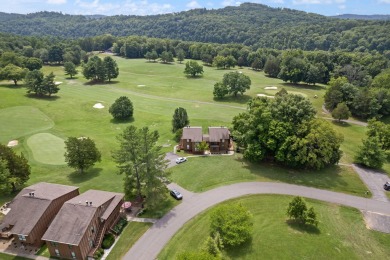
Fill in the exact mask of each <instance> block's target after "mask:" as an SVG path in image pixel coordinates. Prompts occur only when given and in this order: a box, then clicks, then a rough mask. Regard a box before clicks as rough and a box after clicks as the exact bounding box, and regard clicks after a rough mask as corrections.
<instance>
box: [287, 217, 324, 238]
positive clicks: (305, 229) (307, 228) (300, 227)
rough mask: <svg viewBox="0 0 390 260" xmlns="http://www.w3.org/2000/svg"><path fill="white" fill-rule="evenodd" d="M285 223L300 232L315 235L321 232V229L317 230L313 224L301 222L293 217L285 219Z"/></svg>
mask: <svg viewBox="0 0 390 260" xmlns="http://www.w3.org/2000/svg"><path fill="white" fill-rule="evenodd" d="M286 223H287V225H288V226H289V227H290V228H292V229H295V230H296V231H299V232H301V233H309V234H315V235H319V234H321V230H319V228H318V227H316V226H313V225H306V224H302V223H299V222H297V221H295V220H293V219H288V220H286Z"/></svg>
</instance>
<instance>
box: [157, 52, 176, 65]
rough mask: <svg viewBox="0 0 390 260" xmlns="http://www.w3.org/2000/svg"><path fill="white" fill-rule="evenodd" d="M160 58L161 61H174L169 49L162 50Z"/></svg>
mask: <svg viewBox="0 0 390 260" xmlns="http://www.w3.org/2000/svg"><path fill="white" fill-rule="evenodd" d="M160 60H161V61H162V63H170V62H174V61H175V60H174V58H173V54H172V52H170V51H163V52H162V53H161V55H160Z"/></svg>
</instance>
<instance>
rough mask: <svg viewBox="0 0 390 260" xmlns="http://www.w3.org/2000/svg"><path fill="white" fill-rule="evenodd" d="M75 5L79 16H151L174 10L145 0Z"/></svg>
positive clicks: (80, 3)
mask: <svg viewBox="0 0 390 260" xmlns="http://www.w3.org/2000/svg"><path fill="white" fill-rule="evenodd" d="M76 5H77V6H78V7H79V8H82V9H83V10H78V13H79V14H106V15H117V14H131V15H153V14H162V13H170V12H173V11H174V8H173V7H172V5H170V4H159V3H149V1H147V0H141V1H132V0H127V1H125V2H124V3H121V4H112V3H101V2H100V0H93V1H87V0H86V1H83V0H76Z"/></svg>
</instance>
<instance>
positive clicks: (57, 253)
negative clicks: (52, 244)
mask: <svg viewBox="0 0 390 260" xmlns="http://www.w3.org/2000/svg"><path fill="white" fill-rule="evenodd" d="M54 252H55V253H56V256H60V250H58V249H57V248H56V249H54Z"/></svg>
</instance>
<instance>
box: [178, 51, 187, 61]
mask: <svg viewBox="0 0 390 260" xmlns="http://www.w3.org/2000/svg"><path fill="white" fill-rule="evenodd" d="M185 57H186V54H185V52H184V50H183V49H180V50H178V51H177V61H178V62H179V63H180V64H181V63H182V61H184V58H185Z"/></svg>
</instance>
